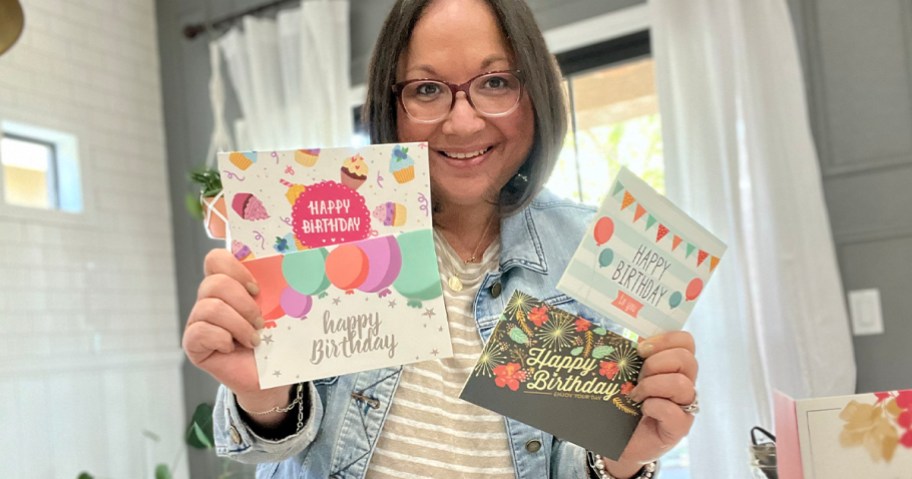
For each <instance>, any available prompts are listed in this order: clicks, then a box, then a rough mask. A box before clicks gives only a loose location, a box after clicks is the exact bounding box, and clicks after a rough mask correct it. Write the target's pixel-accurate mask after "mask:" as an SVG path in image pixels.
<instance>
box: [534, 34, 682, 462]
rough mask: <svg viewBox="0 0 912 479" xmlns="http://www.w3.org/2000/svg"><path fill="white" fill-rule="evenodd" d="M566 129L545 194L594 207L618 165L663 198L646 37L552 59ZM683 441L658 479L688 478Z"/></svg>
mask: <svg viewBox="0 0 912 479" xmlns="http://www.w3.org/2000/svg"><path fill="white" fill-rule="evenodd" d="M557 58H558V62H559V63H560V65H561V70H562V71H563V73H564V89H565V91H566V93H567V97H568V106H569V111H568V115H569V119H570V129H569V131H568V133H567V138H566V139H565V141H564V148H563V150H562V151H561V154H560V158H559V159H558V163H557V165H556V166H555V169H554V173H553V174H552V175H551V178H550V179H549V180H548V184H547V186H548V188H549V189H551V190H552V191H553V192H555V193H557V194H558V195H561V196H564V197H566V198H571V199H574V200H577V201H580V202H582V203H588V204H591V205H598V204H599V203H600V202H601V200H602V197H603V196H604V195H605V194H606V193H607V189H608V187H609V186H610V184H611V181H612V180H613V178H614V176H615V175H616V174H617V172H618V170H620V168H621V166H626V167H627V168H629V169H630V170H631V171H632V172H633V173H635V174H636V175H637V176H639V177H640V178H643V179H644V180H645V181H646V182H647V183H649V185H650V186H652V187H653V188H655V189H656V190H658V191H659V192H660V193H664V192H665V164H664V157H663V154H662V153H663V151H662V126H661V117H660V116H659V103H658V97H657V95H656V90H655V75H654V71H655V69H654V66H653V60H652V57H651V56H650V48H649V32H648V31H644V32H640V33H635V34H632V35H628V36H624V37H621V38H617V39H612V40H608V41H606V42H602V43H599V44H596V45H591V46H587V47H584V48H580V49H577V50H572V51H569V52H566V53H562V54H560V55H558V57H557ZM687 449H688V447H687V439H686V438H685V439H684V440H683V441H681V443H680V444H679V445H678V446H677V447H675V448H674V449H673V450H671V451H669V452H668V453H667V454H665V455H664V456H663V457H662V461H661V462H662V477H663V478H668V479H690V464H689V456H688V452H687Z"/></svg>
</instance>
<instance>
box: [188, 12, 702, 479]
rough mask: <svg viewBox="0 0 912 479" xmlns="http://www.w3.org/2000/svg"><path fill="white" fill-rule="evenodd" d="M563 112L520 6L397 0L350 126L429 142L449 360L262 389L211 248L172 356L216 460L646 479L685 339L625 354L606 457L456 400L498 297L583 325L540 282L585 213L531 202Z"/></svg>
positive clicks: (670, 419) (684, 400)
mask: <svg viewBox="0 0 912 479" xmlns="http://www.w3.org/2000/svg"><path fill="white" fill-rule="evenodd" d="M564 115H565V109H564V103H563V97H562V92H561V89H560V78H559V72H558V71H557V70H556V67H555V66H554V64H553V62H552V59H551V56H550V54H549V53H548V52H547V48H546V46H545V43H544V40H543V39H542V35H541V32H540V31H539V30H538V27H537V26H536V24H535V22H534V19H533V17H532V14H531V12H530V11H529V9H528V7H527V6H526V5H525V4H524V3H523V2H519V1H515V0H399V1H398V2H397V3H396V5H395V6H394V7H393V9H392V11H391V12H390V15H389V17H388V18H387V20H386V23H385V24H384V26H383V29H382V31H381V33H380V37H379V39H378V42H377V45H376V47H375V50H374V55H373V58H372V61H371V67H370V74H369V85H368V100H367V103H366V104H365V109H364V116H365V119H366V122H367V124H368V125H370V129H371V138H372V140H373V142H375V143H389V142H410V141H427V142H428V143H429V158H430V165H431V166H430V168H431V178H432V185H431V189H432V194H433V200H434V226H435V240H436V244H437V251H438V257H439V262H440V264H439V265H440V268H441V273H442V276H443V279H444V281H445V284H446V287H445V299H446V303H447V316H448V321H449V324H450V330H451V334H452V336H453V338H454V340H453V346H454V351H455V353H456V356H455V358H453V359H446V360H438V361H426V362H423V363H418V364H414V365H409V366H406V367H404V368H389V369H382V370H375V371H368V372H364V373H359V374H351V375H346V376H341V377H337V378H330V379H327V380H321V381H314V382H313V383H308V384H303V385H296V386H292V387H280V388H273V389H267V390H260V389H259V386H258V381H257V376H256V368H255V363H254V357H253V351H252V349H251V348H252V347H255V345H256V344H257V343H258V341H259V337H258V336H257V334H256V331H255V328H257V329H258V328H261V327H262V319H261V318H260V314H259V311H258V310H257V307H256V304H255V303H254V300H253V297H254V296H255V295H256V294H257V292H258V290H257V286H256V285H255V284H254V283H253V282H252V277H251V275H250V274H249V273H248V272H247V270H246V269H245V268H244V267H243V266H242V265H241V264H240V263H239V262H238V261H236V260H235V259H234V258H233V257H232V255H231V254H230V253H229V252H227V251H224V250H216V251H213V252H212V253H210V254H209V255H208V256H207V258H206V262H205V271H206V278H205V279H204V280H203V282H202V284H201V285H200V289H199V299H198V301H197V303H196V305H195V307H194V308H193V311H192V312H191V314H190V318H189V319H188V324H187V328H186V331H185V333H184V349H185V350H186V352H187V355H188V356H189V358H190V359H191V361H192V362H193V363H194V364H196V365H197V366H198V367H200V368H201V369H203V370H205V371H206V372H208V373H210V374H211V375H212V376H213V377H215V378H216V379H217V380H218V381H220V382H221V383H222V384H223V387H222V388H221V389H220V391H219V397H218V403H217V405H216V412H215V415H214V416H215V417H214V419H215V422H216V430H217V432H218V436H219V439H218V441H217V443H218V444H217V451H218V453H219V454H222V455H227V456H230V457H233V458H235V459H237V460H240V461H244V462H256V463H260V466H259V468H258V474H259V475H260V476H262V477H289V478H290V477H358V478H360V477H372V478H384V477H453V476H458V477H498V478H507V477H520V478H533V477H536V478H537V477H560V478H564V477H568V478H569V477H572V478H583V477H587V476H590V475H591V477H615V478H630V477H651V476H652V472H651V471H652V470H654V469H653V466H652V465H651V464H650V463H651V462H652V461H654V460H656V459H657V458H658V457H659V456H661V455H662V454H663V453H665V452H666V451H667V450H669V449H670V448H671V447H672V446H674V445H675V444H676V443H677V442H678V441H680V439H681V438H683V437H684V436H685V435H686V434H687V432H688V431H689V429H690V426H691V424H692V422H693V416H692V412H693V409H692V408H690V407H688V406H691V405H692V404H693V403H694V402H695V401H696V392H695V390H694V387H693V385H694V381H695V379H696V372H697V363H696V360H695V358H694V355H693V351H694V346H693V339H692V338H691V336H690V335H689V334H687V333H683V332H674V333H668V334H664V335H661V336H657V337H654V338H650V339H648V340H646V341H644V342H642V343H641V344H640V346H639V350H640V354H641V355H642V356H643V357H644V358H646V361H645V363H644V366H643V369H642V373H641V380H640V382H639V385H638V386H637V387H636V388H635V389H634V391H633V392H632V393H631V397H632V398H633V399H634V400H636V401H643V405H642V411H643V419H642V420H641V422H640V424H639V426H638V427H637V429H636V431H635V433H634V436H633V438H632V440H631V442H630V444H629V445H628V447H627V448H626V450H625V451H624V454H623V455H622V456H621V458H620V460H618V461H617V462H614V461H607V460H606V461H594V460H593V459H594V458H593V457H592V455H589V454H587V453H586V451H584V450H583V449H581V448H580V447H578V446H576V445H573V444H570V443H567V442H565V441H562V440H560V439H558V438H554V437H551V436H550V435H547V434H545V433H542V432H541V431H537V430H534V429H533V428H531V427H529V426H526V425H524V424H521V423H518V422H516V421H512V420H510V419H507V420H503V418H501V417H500V416H496V415H493V414H491V413H489V412H487V411H485V410H483V409H481V408H477V407H475V406H473V405H471V404H467V403H464V402H462V401H460V400H458V399H456V397H458V392H459V388H460V387H461V385H462V382H463V381H464V380H465V378H466V377H467V375H468V374H469V372H470V371H471V369H472V365H474V362H475V359H476V358H477V357H478V354H479V353H480V351H481V348H482V338H484V339H486V338H487V337H488V336H489V335H490V333H491V328H492V326H493V324H494V318H496V317H497V315H499V313H500V311H501V310H502V308H503V306H504V301H506V299H507V298H508V297H509V296H510V295H511V294H512V292H513V291H514V290H516V289H522V290H523V291H526V292H528V293H530V294H532V295H534V296H536V297H539V298H542V299H545V300H548V301H549V302H551V303H552V304H559V305H560V307H561V308H562V309H565V310H568V311H570V312H573V313H582V314H584V315H585V316H587V317H590V318H593V317H594V315H592V314H591V312H590V311H588V310H586V309H585V308H584V307H582V306H581V305H579V304H577V303H576V302H574V301H572V300H570V299H569V298H567V297H566V296H563V295H561V294H559V293H558V292H557V291H556V290H555V287H554V286H555V284H556V282H557V279H558V278H559V276H560V273H561V272H562V271H563V270H564V268H565V267H566V265H567V263H568V261H569V258H570V256H571V255H572V253H573V251H574V250H575V247H576V244H577V243H578V241H579V238H582V236H583V234H584V230H585V226H586V222H587V221H588V219H589V217H590V216H591V213H592V212H591V210H589V209H586V208H583V207H580V206H576V205H574V204H571V203H569V202H564V201H561V200H557V199H556V198H554V197H553V196H551V195H550V194H548V193H547V192H541V191H540V190H541V186H542V184H543V183H544V181H545V179H546V178H547V176H548V175H549V174H550V172H551V169H552V167H553V165H554V162H555V161H556V157H557V153H558V151H559V149H560V146H561V144H562V141H563V137H564V135H565V133H566V123H565V117H564ZM454 278H455V279H454ZM606 433H607V431H606ZM596 462H598V464H597V466H598V467H596V465H595V463H596Z"/></svg>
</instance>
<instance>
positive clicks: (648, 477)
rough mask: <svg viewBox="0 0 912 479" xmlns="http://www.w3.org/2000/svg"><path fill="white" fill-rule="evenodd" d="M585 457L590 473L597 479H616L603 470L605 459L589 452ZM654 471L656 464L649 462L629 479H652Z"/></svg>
mask: <svg viewBox="0 0 912 479" xmlns="http://www.w3.org/2000/svg"><path fill="white" fill-rule="evenodd" d="M587 455H588V457H589V467H591V468H592V472H594V473H595V474H596V475H597V476H598V478H599V479H617V478H616V477H614V476H612V475H611V474H609V473H608V471H607V470H606V469H605V459H604V458H603V457H602V456H600V455H598V454H593V453H591V452H590V453H588V454H587ZM655 471H656V463H655V462H650V463H649V464H646V465H645V466H643V468H642V469H640V471H639V472H637V475H635V476H633V477H632V478H631V479H652V476H653V475H654V474H655Z"/></svg>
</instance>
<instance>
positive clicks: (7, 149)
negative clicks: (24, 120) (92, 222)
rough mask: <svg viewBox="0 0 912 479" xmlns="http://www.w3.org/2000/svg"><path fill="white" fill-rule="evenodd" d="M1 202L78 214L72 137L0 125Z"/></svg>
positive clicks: (79, 193)
mask: <svg viewBox="0 0 912 479" xmlns="http://www.w3.org/2000/svg"><path fill="white" fill-rule="evenodd" d="M0 131H2V136H0V167H2V168H0V177H2V180H3V181H2V189H3V202H4V203H6V204H8V205H12V206H20V207H28V208H39V209H45V210H61V211H67V212H79V211H81V210H82V191H81V188H80V181H79V168H78V163H77V161H76V152H77V148H76V139H75V137H73V136H72V135H68V134H65V133H60V132H55V131H51V130H47V129H43V128H38V127H32V126H28V125H23V124H19V123H12V122H3V123H2V124H0Z"/></svg>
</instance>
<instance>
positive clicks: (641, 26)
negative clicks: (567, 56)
mask: <svg viewBox="0 0 912 479" xmlns="http://www.w3.org/2000/svg"><path fill="white" fill-rule="evenodd" d="M651 24H652V22H651V20H650V15H649V6H648V5H647V4H642V5H637V6H635V7H630V8H625V9H622V10H617V11H614V12H610V13H605V14H602V15H599V16H596V17H592V18H587V19H585V20H581V21H579V22H575V23H571V24H569V25H564V26H562V27H557V28H552V29H550V30H548V31H546V32H545V34H544V35H545V42H547V43H548V49H549V50H551V53H555V54H557V53H563V52H567V51H570V50H575V49H577V48H582V47H585V46H588V45H592V44H595V43H600V42H604V41H607V40H611V39H613V38H618V37H623V36H624V35H629V34H631V33H636V32H640V31H643V30H648V29H649V26H650V25H651Z"/></svg>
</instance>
